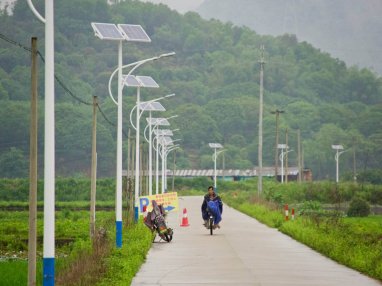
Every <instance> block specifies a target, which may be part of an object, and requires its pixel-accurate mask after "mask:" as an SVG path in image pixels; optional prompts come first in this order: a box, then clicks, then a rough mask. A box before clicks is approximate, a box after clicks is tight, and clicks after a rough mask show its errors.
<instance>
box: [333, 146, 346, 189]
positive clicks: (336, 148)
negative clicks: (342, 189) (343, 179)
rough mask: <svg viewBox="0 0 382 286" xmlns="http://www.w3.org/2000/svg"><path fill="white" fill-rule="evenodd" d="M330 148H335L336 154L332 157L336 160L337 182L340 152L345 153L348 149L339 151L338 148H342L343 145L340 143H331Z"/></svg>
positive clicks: (337, 179) (337, 178)
mask: <svg viewBox="0 0 382 286" xmlns="http://www.w3.org/2000/svg"><path fill="white" fill-rule="evenodd" d="M332 149H333V150H336V155H335V156H334V159H335V160H336V183H338V182H339V176H340V169H339V168H340V167H339V160H340V155H341V154H342V153H345V152H346V151H348V150H345V151H341V152H340V150H344V146H342V145H332Z"/></svg>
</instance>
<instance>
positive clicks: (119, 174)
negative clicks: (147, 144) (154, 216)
mask: <svg viewBox="0 0 382 286" xmlns="http://www.w3.org/2000/svg"><path fill="white" fill-rule="evenodd" d="M172 55H175V53H168V54H162V55H160V56H157V57H152V58H148V59H144V60H141V61H137V62H134V63H130V64H127V65H123V66H118V68H117V69H115V70H114V71H113V73H112V74H111V76H110V79H109V96H110V98H111V99H112V100H113V102H114V103H115V104H116V105H117V106H118V122H121V125H118V126H117V172H116V173H117V177H116V181H117V182H116V245H117V248H121V247H122V95H121V98H119V99H118V102H117V101H116V100H115V99H114V97H113V95H112V91H111V82H112V80H113V77H114V75H115V74H116V73H117V72H118V79H119V78H120V77H119V75H120V74H122V69H124V68H131V69H130V71H129V73H128V74H127V76H126V77H125V78H129V76H130V75H131V73H132V72H133V71H135V70H136V69H137V68H139V67H140V66H141V65H143V64H145V63H148V62H152V61H155V60H158V59H160V58H163V57H168V56H172ZM125 84H126V81H124V82H122V75H121V82H119V81H118V91H119V89H121V92H122V89H123V85H125ZM138 87H139V85H138ZM118 95H119V93H118ZM118 147H119V148H118ZM136 148H139V144H138V145H136ZM136 158H139V157H136ZM137 161H139V160H135V162H137ZM119 163H120V164H119ZM135 185H137V182H135ZM134 197H135V204H137V201H138V196H137V194H135V196H134Z"/></svg>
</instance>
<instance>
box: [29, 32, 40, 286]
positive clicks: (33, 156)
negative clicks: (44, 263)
mask: <svg viewBox="0 0 382 286" xmlns="http://www.w3.org/2000/svg"><path fill="white" fill-rule="evenodd" d="M31 55H32V67H31V82H32V84H31V119H30V120H31V123H30V142H29V150H30V151H29V157H30V160H29V234H28V285H29V286H35V285H36V249H37V126H38V118H37V98H38V95H37V83H38V79H37V75H38V70H37V38H36V37H33V38H32V53H31Z"/></svg>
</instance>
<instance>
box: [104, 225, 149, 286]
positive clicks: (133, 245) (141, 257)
mask: <svg viewBox="0 0 382 286" xmlns="http://www.w3.org/2000/svg"><path fill="white" fill-rule="evenodd" d="M152 239H153V237H152V233H151V232H150V230H149V229H148V228H147V227H146V226H145V225H144V224H143V222H142V221H140V222H139V223H137V224H133V225H132V226H129V227H128V228H127V229H126V230H125V231H124V232H123V241H124V243H123V245H122V248H121V249H114V250H113V251H112V254H111V255H110V257H108V258H107V261H106V264H107V269H108V271H107V273H106V276H105V277H104V278H103V279H102V280H101V281H100V282H99V283H97V285H98V286H103V285H130V283H131V281H132V279H133V278H134V276H135V274H136V273H137V272H138V270H139V268H140V266H141V265H142V264H143V262H144V261H145V258H146V254H147V252H148V251H149V249H150V247H151V245H152Z"/></svg>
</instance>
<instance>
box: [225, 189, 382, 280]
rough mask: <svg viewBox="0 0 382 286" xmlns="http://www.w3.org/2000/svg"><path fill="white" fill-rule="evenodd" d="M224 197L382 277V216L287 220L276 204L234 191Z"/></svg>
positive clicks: (326, 252) (346, 262)
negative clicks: (240, 194)
mask: <svg viewBox="0 0 382 286" xmlns="http://www.w3.org/2000/svg"><path fill="white" fill-rule="evenodd" d="M223 200H224V202H225V203H227V204H228V205H230V206H231V207H234V208H235V209H237V210H239V211H241V212H243V213H245V214H247V215H249V216H251V217H254V218H256V219H257V220H259V221H260V222H262V223H264V224H266V225H268V226H270V227H273V228H277V229H278V230H280V231H281V232H283V233H285V234H287V235H289V236H291V237H292V238H294V239H296V240H297V241H300V242H302V243H304V244H306V245H307V246H309V247H311V248H313V249H315V250H316V251H318V252H320V253H322V254H324V255H325V256H327V257H330V258H331V259H333V260H335V261H337V262H339V263H341V264H344V265H346V266H348V267H351V268H353V269H355V270H358V271H360V272H362V273H364V274H366V275H368V276H370V277H373V278H376V279H379V280H381V281H382V216H370V217H367V218H348V217H337V218H333V217H322V218H319V219H317V218H315V219H312V218H311V217H308V216H297V217H296V219H295V220H294V221H291V220H290V221H285V220H284V215H283V212H282V210H281V209H278V208H277V207H276V205H274V204H271V203H268V202H264V201H258V200H255V199H253V198H251V199H249V200H243V197H238V196H236V197H235V195H230V194H227V195H224V196H223ZM248 201H249V202H248Z"/></svg>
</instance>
